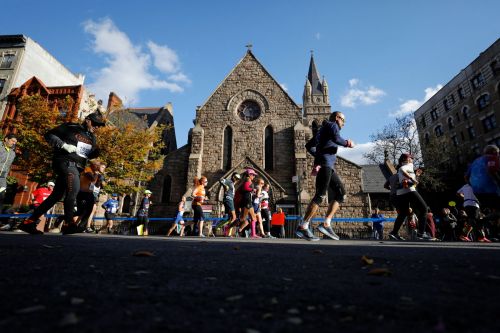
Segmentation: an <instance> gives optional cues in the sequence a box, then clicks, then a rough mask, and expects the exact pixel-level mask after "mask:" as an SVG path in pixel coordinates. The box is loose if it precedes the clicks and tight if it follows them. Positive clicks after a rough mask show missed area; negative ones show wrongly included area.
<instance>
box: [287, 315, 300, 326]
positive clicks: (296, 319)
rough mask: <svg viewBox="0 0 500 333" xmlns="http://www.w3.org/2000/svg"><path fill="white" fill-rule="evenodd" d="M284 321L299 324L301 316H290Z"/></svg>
mask: <svg viewBox="0 0 500 333" xmlns="http://www.w3.org/2000/svg"><path fill="white" fill-rule="evenodd" d="M286 321H287V322H289V323H290V324H294V325H300V324H302V322H303V320H302V318H299V317H290V318H287V319H286Z"/></svg>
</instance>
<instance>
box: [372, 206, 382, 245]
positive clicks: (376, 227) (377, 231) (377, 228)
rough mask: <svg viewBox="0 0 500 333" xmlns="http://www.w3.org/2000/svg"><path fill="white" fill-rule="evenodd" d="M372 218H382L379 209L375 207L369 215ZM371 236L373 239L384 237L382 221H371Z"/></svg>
mask: <svg viewBox="0 0 500 333" xmlns="http://www.w3.org/2000/svg"><path fill="white" fill-rule="evenodd" d="M371 218H372V219H383V218H384V215H383V214H380V210H379V209H378V208H375V209H374V210H373V214H372V216H371ZM373 236H374V238H375V239H380V240H382V239H384V221H376V222H373Z"/></svg>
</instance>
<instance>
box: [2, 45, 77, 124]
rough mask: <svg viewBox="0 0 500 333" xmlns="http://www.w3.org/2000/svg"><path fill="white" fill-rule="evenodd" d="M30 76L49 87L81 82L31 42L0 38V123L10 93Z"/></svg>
mask: <svg viewBox="0 0 500 333" xmlns="http://www.w3.org/2000/svg"><path fill="white" fill-rule="evenodd" d="M34 76H36V77H37V78H38V79H39V80H41V81H42V82H44V84H45V85H46V86H49V87H60V86H78V85H83V81H84V79H85V76H84V75H81V74H73V73H72V72H71V71H69V70H68V69H67V68H66V67H64V65H62V64H61V63H60V62H59V61H58V60H57V59H56V58H54V57H53V56H52V55H51V54H50V53H49V52H47V51H46V50H45V49H44V48H43V47H41V46H40V45H39V44H38V43H37V42H35V41H34V40H32V39H31V38H29V37H27V36H24V35H0V119H2V118H3V113H4V111H5V107H6V105H7V98H8V95H9V94H10V92H11V91H12V89H14V88H19V87H20V86H21V85H22V84H23V83H25V82H26V81H28V80H29V79H31V78H32V77H34Z"/></svg>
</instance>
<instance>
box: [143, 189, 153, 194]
mask: <svg viewBox="0 0 500 333" xmlns="http://www.w3.org/2000/svg"><path fill="white" fill-rule="evenodd" d="M144 194H153V192H151V191H150V190H145V191H144Z"/></svg>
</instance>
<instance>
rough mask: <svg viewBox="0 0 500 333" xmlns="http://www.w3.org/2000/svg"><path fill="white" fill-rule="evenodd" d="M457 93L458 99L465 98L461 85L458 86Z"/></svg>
mask: <svg viewBox="0 0 500 333" xmlns="http://www.w3.org/2000/svg"><path fill="white" fill-rule="evenodd" d="M457 94H458V98H460V100H463V99H464V98H465V94H464V88H462V87H460V88H458V90H457Z"/></svg>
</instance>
